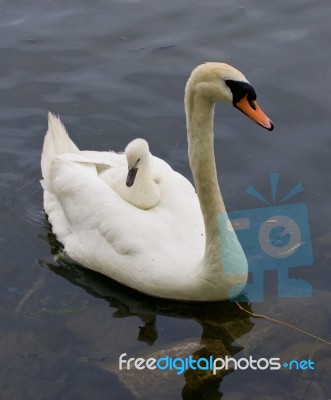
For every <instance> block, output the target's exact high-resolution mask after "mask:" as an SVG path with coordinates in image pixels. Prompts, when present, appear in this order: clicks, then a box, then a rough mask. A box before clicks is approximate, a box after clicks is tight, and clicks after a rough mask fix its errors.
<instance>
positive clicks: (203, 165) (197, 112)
mask: <svg viewBox="0 0 331 400" xmlns="http://www.w3.org/2000/svg"><path fill="white" fill-rule="evenodd" d="M214 105H215V104H214V102H213V101H211V100H210V99H208V98H206V97H204V96H199V95H198V94H196V93H194V91H193V90H191V89H190V87H188V88H187V90H186V95H185V111H186V125H187V136H188V138H187V139H188V153H189V161H190V166H191V169H192V173H193V179H194V183H195V187H196V190H197V194H198V197H199V201H200V207H201V212H202V215H203V218H204V223H205V231H206V251H205V263H206V262H207V263H208V264H214V265H215V264H217V265H218V268H220V257H221V255H220V239H219V226H218V221H219V215H222V214H224V213H225V207H224V202H223V199H222V195H221V192H220V188H219V185H218V179H217V171H216V165H215V156H214V132H213V125H214Z"/></svg>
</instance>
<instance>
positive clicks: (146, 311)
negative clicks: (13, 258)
mask: <svg viewBox="0 0 331 400" xmlns="http://www.w3.org/2000/svg"><path fill="white" fill-rule="evenodd" d="M47 241H48V243H49V244H50V245H51V251H52V253H53V254H54V255H56V258H57V260H58V262H57V264H51V263H47V262H44V261H41V262H40V263H41V265H42V266H43V267H47V268H48V269H50V270H52V271H54V272H55V273H56V274H58V275H61V276H62V277H64V278H65V279H67V280H68V281H70V282H71V283H73V284H74V285H76V286H79V287H81V288H83V289H84V290H85V291H86V292H88V293H90V294H91V295H92V296H94V297H97V298H101V299H104V300H106V301H108V302H109V305H110V306H111V307H112V308H114V309H115V311H114V313H113V317H115V318H125V317H131V316H138V317H139V318H140V319H141V322H142V325H141V326H140V328H139V332H138V333H137V339H138V340H139V341H142V342H145V343H147V344H149V345H150V346H153V345H154V343H155V342H156V341H157V338H158V332H157V316H158V315H161V316H166V317H170V318H180V319H191V320H195V321H197V322H198V323H199V324H200V325H201V327H202V329H203V332H202V335H201V339H200V343H199V345H200V348H199V349H198V350H197V351H194V352H193V354H192V356H193V358H194V359H199V358H207V359H209V357H210V356H213V357H214V358H218V357H221V358H224V357H225V356H229V357H232V356H234V355H235V354H237V353H238V352H239V351H241V350H242V347H239V346H235V345H233V344H232V343H233V342H234V341H235V340H237V339H238V338H240V337H241V336H242V335H244V334H246V333H247V332H249V331H250V330H251V329H252V327H253V326H254V324H253V323H252V322H251V320H250V318H249V317H247V316H246V315H244V314H243V313H242V312H240V310H239V309H238V308H237V306H236V305H235V304H234V303H231V302H218V303H184V302H175V301H170V300H163V299H157V298H153V297H149V296H146V295H144V294H141V293H139V292H137V291H135V290H132V289H130V288H127V287H125V286H123V285H120V284H118V283H117V282H115V281H113V280H111V279H109V278H106V277H104V276H102V275H100V274H97V273H95V272H93V271H90V270H88V269H85V268H82V267H80V266H78V265H77V264H74V263H72V262H71V261H70V260H68V259H66V258H65V256H64V255H63V253H62V248H61V244H60V243H59V242H58V241H57V240H56V238H55V236H54V235H53V234H52V233H51V232H50V231H49V232H48V235H47ZM231 372H233V371H232V370H221V371H219V372H218V373H217V374H216V375H213V374H212V371H209V370H193V369H188V370H187V371H186V372H185V373H184V376H185V385H184V387H183V390H182V398H183V399H190V400H193V399H201V398H208V399H213V400H214V399H220V398H222V396H223V395H222V393H221V391H220V383H221V381H222V379H223V378H224V376H225V375H227V374H229V373H231Z"/></svg>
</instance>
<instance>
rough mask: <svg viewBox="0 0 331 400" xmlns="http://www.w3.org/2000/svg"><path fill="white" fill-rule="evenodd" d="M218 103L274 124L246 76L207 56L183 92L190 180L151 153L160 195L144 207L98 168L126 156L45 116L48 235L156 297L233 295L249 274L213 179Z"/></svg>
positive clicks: (264, 123) (75, 255) (195, 298)
mask: <svg viewBox="0 0 331 400" xmlns="http://www.w3.org/2000/svg"><path fill="white" fill-rule="evenodd" d="M215 102H223V103H227V104H232V105H233V106H235V107H236V108H238V109H239V110H240V111H242V112H243V113H245V114H246V115H247V116H248V117H250V118H251V119H253V120H254V121H255V122H257V123H258V124H259V125H261V126H263V127H264V128H266V129H268V130H272V129H273V125H272V123H271V121H270V120H269V118H268V117H267V116H266V115H265V114H264V113H263V112H262V110H261V109H260V108H259V106H258V104H257V103H256V94H255V91H254V89H253V87H252V86H251V85H250V84H249V82H248V81H247V79H246V78H245V77H244V75H243V74H242V73H241V72H239V71H238V70H236V69H235V68H233V67H231V66H229V65H227V64H223V63H206V64H202V65H200V66H198V67H197V68H196V69H195V70H194V71H193V72H192V74H191V76H190V78H189V80H188V82H187V85H186V89H185V112H186V126H187V139H188V152H189V161H190V166H191V169H192V174H193V178H194V182H195V187H196V192H197V193H195V190H194V188H193V186H192V185H191V184H190V183H189V182H188V180H187V179H186V178H185V177H183V176H182V175H180V174H178V173H177V172H175V171H174V170H173V169H172V168H171V167H170V166H169V165H168V164H167V163H166V162H165V161H163V160H161V159H158V158H157V157H153V158H152V160H153V171H152V172H153V174H154V173H155V174H156V175H157V176H159V177H160V180H159V187H160V191H161V196H160V201H159V202H157V204H156V206H155V207H152V208H149V210H141V209H140V208H137V207H135V206H132V204H130V203H128V202H127V201H125V200H124V199H123V197H121V196H119V195H118V193H117V192H116V190H114V189H112V187H111V185H109V184H108V185H107V183H106V182H105V181H104V180H103V178H102V176H103V173H101V172H100V168H99V167H100V165H101V167H102V169H103V168H104V167H105V166H108V167H109V169H110V171H111V170H112V169H114V170H115V171H116V170H117V168H118V167H119V164H120V166H121V165H122V164H123V159H124V156H123V155H119V154H115V153H112V152H93V151H88V152H84V151H79V149H78V148H77V146H76V145H75V144H74V143H73V142H72V141H71V139H70V138H69V136H68V134H67V133H66V131H65V129H64V127H63V125H62V124H61V122H60V121H59V119H57V118H56V117H54V116H53V115H52V114H50V115H49V128H48V131H47V134H46V136H45V140H44V147H43V152H42V160H41V167H42V174H43V181H42V184H43V188H44V207H45V211H46V213H47V214H48V216H49V220H50V222H51V224H52V227H53V232H54V233H55V234H56V235H57V238H58V240H59V241H60V242H61V243H62V244H63V245H64V247H65V250H66V251H67V253H68V255H69V256H70V257H71V258H72V259H74V260H76V262H79V263H80V264H81V265H84V266H85V267H87V268H89V269H92V270H94V271H97V272H100V273H102V274H104V275H107V276H109V277H111V278H112V279H115V280H116V281H118V282H120V283H123V284H125V285H127V286H129V287H132V288H134V289H137V290H139V291H141V292H143V293H147V294H149V295H153V296H156V297H163V298H168V299H177V300H193V301H216V300H224V299H229V298H233V297H236V296H237V295H238V294H240V293H241V292H242V290H243V288H244V286H245V284H246V281H247V272H248V266H247V260H246V257H245V255H244V253H243V250H242V248H241V246H240V243H239V242H238V239H237V237H236V234H235V233H234V231H233V229H232V227H231V224H230V223H229V220H228V217H227V213H226V210H225V206H224V203H223V199H222V196H221V193H220V188H219V185H218V180H217V173H216V166H215V157H214V136H213V120H214V106H215Z"/></svg>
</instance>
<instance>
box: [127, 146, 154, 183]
mask: <svg viewBox="0 0 331 400" xmlns="http://www.w3.org/2000/svg"><path fill="white" fill-rule="evenodd" d="M149 154H150V153H149V146H148V143H147V142H146V140H144V139H135V140H133V141H132V142H130V143H129V144H128V145H127V146H126V148H125V156H126V160H127V162H128V169H129V171H128V176H127V178H126V186H128V187H130V186H132V185H133V184H134V180H135V178H136V175H137V172H138V169H139V168H141V167H142V166H146V165H148V162H149Z"/></svg>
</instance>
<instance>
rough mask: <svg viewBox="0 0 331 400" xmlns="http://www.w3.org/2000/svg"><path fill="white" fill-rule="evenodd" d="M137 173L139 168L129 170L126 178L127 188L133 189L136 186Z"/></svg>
mask: <svg viewBox="0 0 331 400" xmlns="http://www.w3.org/2000/svg"><path fill="white" fill-rule="evenodd" d="M137 172H138V168H136V167H132V168H129V172H128V176H127V177H126V186H128V187H131V186H132V185H133V184H134V180H135V179H136V175H137Z"/></svg>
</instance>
